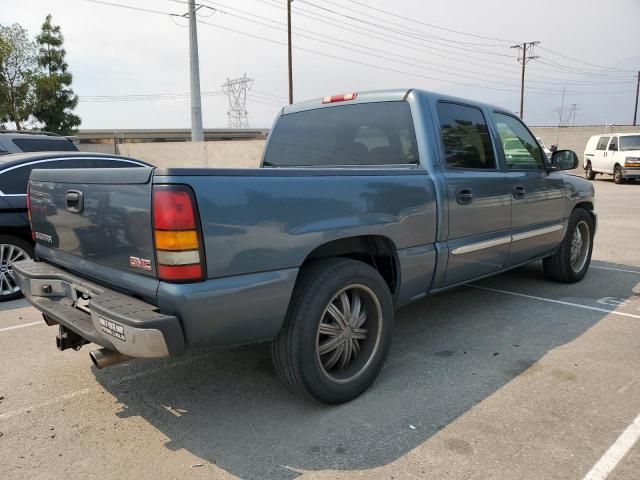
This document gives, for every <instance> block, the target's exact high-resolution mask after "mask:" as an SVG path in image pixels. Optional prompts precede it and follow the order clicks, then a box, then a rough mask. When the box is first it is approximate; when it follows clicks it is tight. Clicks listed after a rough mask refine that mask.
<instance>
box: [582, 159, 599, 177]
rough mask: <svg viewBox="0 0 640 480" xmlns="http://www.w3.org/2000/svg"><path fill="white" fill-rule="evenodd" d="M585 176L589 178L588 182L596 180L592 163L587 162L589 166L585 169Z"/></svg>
mask: <svg viewBox="0 0 640 480" xmlns="http://www.w3.org/2000/svg"><path fill="white" fill-rule="evenodd" d="M584 176H585V177H587V180H593V179H595V178H596V172H594V171H593V168H591V162H587V166H586V168H585V169H584Z"/></svg>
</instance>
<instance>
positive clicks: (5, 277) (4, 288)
mask: <svg viewBox="0 0 640 480" xmlns="http://www.w3.org/2000/svg"><path fill="white" fill-rule="evenodd" d="M27 258H29V255H28V254H27V252H25V251H24V250H23V249H21V248H20V247H18V246H16V245H11V244H8V243H0V297H2V296H4V295H13V294H14V293H17V292H19V291H20V287H19V286H18V282H17V281H16V277H15V275H14V274H13V269H12V265H13V264H14V263H15V262H17V261H19V260H26V259H27Z"/></svg>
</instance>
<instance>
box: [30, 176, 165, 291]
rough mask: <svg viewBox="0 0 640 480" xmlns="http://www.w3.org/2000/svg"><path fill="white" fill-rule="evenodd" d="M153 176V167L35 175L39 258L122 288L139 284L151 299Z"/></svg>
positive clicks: (34, 222)
mask: <svg viewBox="0 0 640 480" xmlns="http://www.w3.org/2000/svg"><path fill="white" fill-rule="evenodd" d="M152 173H153V169H152V168H127V169H69V170H34V171H33V172H32V173H31V179H30V184H29V185H30V191H29V195H30V201H31V221H32V228H33V231H34V235H35V238H36V243H37V245H38V247H37V251H38V254H39V255H40V256H41V257H43V258H45V259H48V260H50V261H52V262H54V263H58V264H62V266H67V265H64V264H68V265H70V268H71V269H73V270H74V271H75V272H76V273H79V274H84V275H86V276H88V277H91V278H94V279H97V280H101V281H104V282H108V283H111V284H113V285H120V286H121V287H122V288H126V287H127V286H132V285H136V283H140V285H144V287H143V288H144V290H145V292H144V296H148V294H149V291H150V290H153V288H154V287H153V285H152V282H150V280H152V279H153V280H155V279H156V266H155V260H154V249H153V231H152V219H151V176H152ZM78 259H81V260H80V261H78ZM114 274H115V278H114ZM155 282H156V283H157V280H156V281H155ZM134 291H135V288H134Z"/></svg>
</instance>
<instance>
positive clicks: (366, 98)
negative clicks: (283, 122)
mask: <svg viewBox="0 0 640 480" xmlns="http://www.w3.org/2000/svg"><path fill="white" fill-rule="evenodd" d="M351 93H353V94H355V98H354V99H346V100H344V101H333V102H326V99H328V98H329V97H322V98H314V99H311V100H305V101H302V102H298V103H294V104H292V105H287V106H285V107H283V109H282V114H283V115H287V114H289V113H297V112H302V111H305V110H315V109H317V108H330V107H334V106H340V105H352V104H357V103H372V102H394V101H395V102H399V101H402V100H405V99H406V98H407V97H408V96H409V94H416V95H419V96H421V97H428V98H434V97H435V98H436V99H438V100H447V101H452V102H458V103H465V104H468V105H476V106H478V107H481V108H489V109H492V110H500V111H503V112H510V113H513V112H511V111H510V110H509V109H507V108H503V107H500V106H496V105H491V104H487V103H483V102H478V101H475V100H470V99H466V98H461V97H454V96H451V95H445V94H442V93H438V92H432V91H429V90H420V89H417V88H397V89H392V90H370V91H364V92H345V94H346V95H349V94H351ZM339 96H340V95H336V96H335V97H339Z"/></svg>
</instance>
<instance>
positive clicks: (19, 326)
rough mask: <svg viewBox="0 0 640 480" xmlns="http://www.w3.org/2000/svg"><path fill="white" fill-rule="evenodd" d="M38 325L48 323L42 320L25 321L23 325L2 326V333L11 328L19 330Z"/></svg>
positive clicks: (0, 329) (0, 331) (0, 330)
mask: <svg viewBox="0 0 640 480" xmlns="http://www.w3.org/2000/svg"><path fill="white" fill-rule="evenodd" d="M36 325H46V324H45V323H44V322H43V321H42V320H40V321H39V322H31V323H23V324H22V325H14V326H13V327H4V328H0V333H2V332H8V331H9V330H17V329H18V328H27V327H35V326H36Z"/></svg>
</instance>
